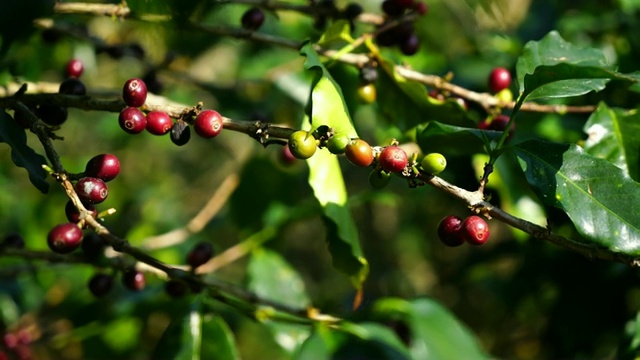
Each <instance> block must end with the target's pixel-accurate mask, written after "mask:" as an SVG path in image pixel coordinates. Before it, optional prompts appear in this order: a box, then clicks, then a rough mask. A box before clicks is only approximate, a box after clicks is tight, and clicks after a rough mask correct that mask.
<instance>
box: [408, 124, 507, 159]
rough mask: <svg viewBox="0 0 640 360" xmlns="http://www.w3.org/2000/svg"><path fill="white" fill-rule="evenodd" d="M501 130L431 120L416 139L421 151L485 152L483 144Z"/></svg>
mask: <svg viewBox="0 0 640 360" xmlns="http://www.w3.org/2000/svg"><path fill="white" fill-rule="evenodd" d="M501 135H502V132H501V131H493V130H480V129H475V128H467V127H459V126H454V125H447V124H442V123H439V122H436V121H432V122H430V123H428V124H427V126H426V127H424V128H423V129H422V130H419V133H418V136H417V141H418V145H420V148H421V149H422V151H423V152H424V153H425V154H426V153H429V152H439V153H442V154H448V155H470V154H475V153H485V152H486V147H485V144H487V143H489V142H490V141H492V140H494V139H497V138H499V137H500V136H501Z"/></svg>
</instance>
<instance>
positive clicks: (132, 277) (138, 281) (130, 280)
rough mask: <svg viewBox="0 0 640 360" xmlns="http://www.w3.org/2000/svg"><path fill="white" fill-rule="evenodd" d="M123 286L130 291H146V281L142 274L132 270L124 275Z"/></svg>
mask: <svg viewBox="0 0 640 360" xmlns="http://www.w3.org/2000/svg"><path fill="white" fill-rule="evenodd" d="M122 284H123V285H124V287H126V288H127V289H129V290H133V291H140V290H142V289H144V287H145V285H146V280H145V278H144V274H143V273H142V272H140V271H138V270H136V269H133V268H132V269H127V270H125V271H124V272H123V273H122Z"/></svg>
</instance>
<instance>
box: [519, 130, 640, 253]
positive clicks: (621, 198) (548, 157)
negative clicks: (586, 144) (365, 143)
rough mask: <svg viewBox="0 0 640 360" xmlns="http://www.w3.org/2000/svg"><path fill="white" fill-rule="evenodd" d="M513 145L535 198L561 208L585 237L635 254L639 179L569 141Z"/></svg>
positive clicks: (639, 240)
mask: <svg viewBox="0 0 640 360" xmlns="http://www.w3.org/2000/svg"><path fill="white" fill-rule="evenodd" d="M515 151H516V154H517V156H518V158H519V161H520V166H521V167H522V170H523V171H524V173H525V175H526V177H527V181H528V182H529V185H530V186H532V188H533V189H534V190H535V191H536V193H537V194H538V196H539V197H540V199H541V200H542V201H543V202H545V203H546V204H549V205H553V206H556V207H559V208H561V209H564V211H565V212H566V213H567V214H568V215H569V218H571V221H572V222H573V223H574V225H575V226H576V228H577V230H578V232H579V233H580V234H581V235H582V236H583V237H584V238H585V239H586V240H587V241H589V242H591V243H594V244H597V245H598V246H600V247H602V248H606V249H608V250H610V251H612V252H622V253H625V254H630V255H638V254H640V211H638V207H637V204H638V203H639V202H640V184H638V183H637V182H635V181H633V180H631V179H630V178H629V177H628V176H627V175H626V174H625V173H624V171H623V170H622V169H620V168H618V167H616V166H615V165H613V164H611V163H610V162H608V161H607V160H603V159H599V158H596V157H593V156H592V155H589V154H588V153H586V152H585V151H584V150H583V149H582V148H580V147H578V146H575V145H565V144H558V143H549V142H544V141H540V140H529V141H527V142H524V143H521V144H518V145H516V146H515Z"/></svg>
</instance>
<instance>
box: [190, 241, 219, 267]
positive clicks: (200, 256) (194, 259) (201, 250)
mask: <svg viewBox="0 0 640 360" xmlns="http://www.w3.org/2000/svg"><path fill="white" fill-rule="evenodd" d="M212 256H213V246H211V244H210V243H208V242H201V243H198V244H197V245H196V246H195V247H194V248H193V249H192V250H191V251H190V252H189V254H188V255H187V264H189V266H191V268H192V269H195V268H197V267H198V266H200V265H202V264H205V263H206V262H207V261H209V259H211V257H212Z"/></svg>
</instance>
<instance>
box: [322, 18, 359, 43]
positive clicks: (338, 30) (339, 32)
mask: <svg viewBox="0 0 640 360" xmlns="http://www.w3.org/2000/svg"><path fill="white" fill-rule="evenodd" d="M334 42H343V43H344V42H353V38H352V37H351V26H350V25H349V22H348V21H347V20H338V21H336V22H334V23H332V24H331V26H330V27H329V28H328V29H327V30H326V31H325V32H324V33H323V34H322V36H321V37H320V40H318V45H328V44H330V43H334Z"/></svg>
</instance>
